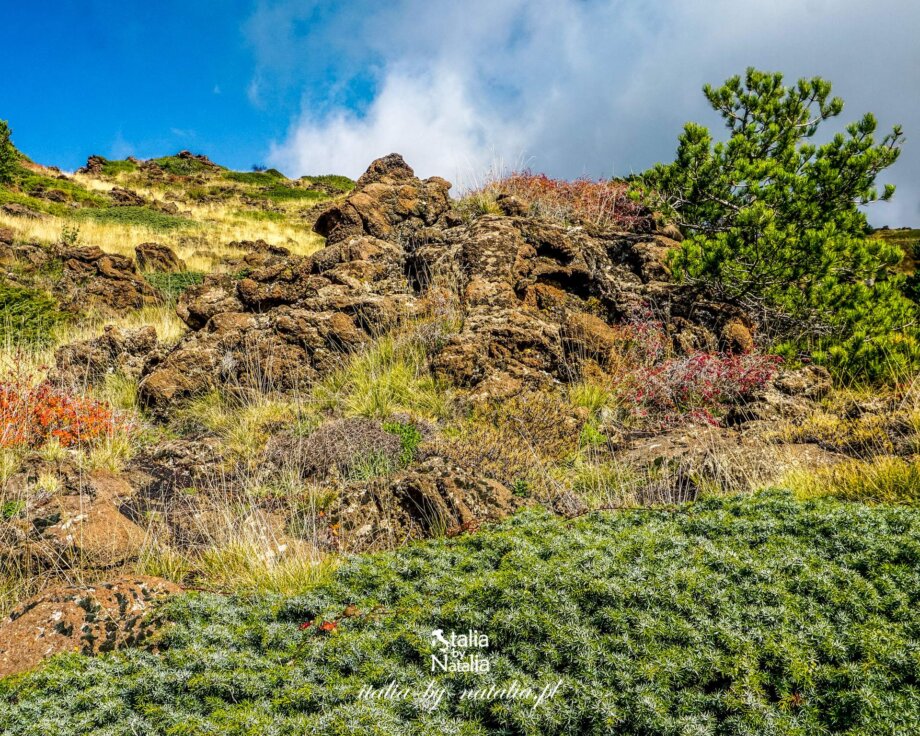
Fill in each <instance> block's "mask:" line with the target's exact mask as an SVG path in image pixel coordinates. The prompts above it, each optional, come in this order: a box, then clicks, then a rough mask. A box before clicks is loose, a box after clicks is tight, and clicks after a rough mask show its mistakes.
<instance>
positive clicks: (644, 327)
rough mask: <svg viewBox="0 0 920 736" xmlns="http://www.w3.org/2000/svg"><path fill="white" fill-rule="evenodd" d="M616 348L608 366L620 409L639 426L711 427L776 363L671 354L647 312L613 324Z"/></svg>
mask: <svg viewBox="0 0 920 736" xmlns="http://www.w3.org/2000/svg"><path fill="white" fill-rule="evenodd" d="M616 332H617V335H618V342H620V345H619V349H618V350H617V351H615V353H616V358H617V360H616V363H615V365H612V366H610V367H611V368H612V369H613V370H612V371H611V374H612V378H613V386H612V389H613V391H614V393H615V394H616V395H617V396H618V397H619V399H620V402H619V403H620V406H621V407H623V409H624V410H625V412H626V414H627V415H628V416H629V417H631V418H632V419H634V420H635V419H638V420H640V421H641V422H642V424H643V425H646V426H651V427H654V428H658V429H660V428H662V427H667V426H671V425H674V424H677V423H679V422H681V421H684V420H693V421H703V422H706V423H715V422H716V421H717V418H718V417H720V416H722V415H724V414H725V413H726V412H727V411H728V409H729V408H730V407H731V406H732V405H734V404H737V403H739V402H741V401H744V400H745V399H747V398H749V397H750V396H751V395H752V394H753V393H754V392H755V391H756V390H758V389H760V388H762V387H763V386H764V385H765V384H766V383H767V382H768V381H769V380H770V379H772V378H773V376H775V375H776V372H777V370H778V369H779V366H780V364H781V363H782V359H781V358H780V357H779V356H776V355H764V354H761V353H757V352H750V353H743V354H732V353H716V352H704V351H699V352H695V353H692V354H690V355H683V356H678V355H675V354H674V351H673V348H672V344H671V339H670V337H669V336H668V334H667V332H666V330H665V326H664V324H663V323H662V322H660V321H658V320H656V319H655V318H654V316H653V315H652V313H651V312H647V311H646V312H642V313H639V314H637V315H636V316H635V317H634V318H633V319H632V320H630V321H628V322H625V323H623V324H621V325H617V327H616Z"/></svg>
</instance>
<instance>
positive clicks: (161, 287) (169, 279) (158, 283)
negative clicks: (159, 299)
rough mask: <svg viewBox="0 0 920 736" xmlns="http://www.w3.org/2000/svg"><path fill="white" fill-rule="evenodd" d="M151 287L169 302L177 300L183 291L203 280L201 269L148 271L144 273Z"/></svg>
mask: <svg viewBox="0 0 920 736" xmlns="http://www.w3.org/2000/svg"><path fill="white" fill-rule="evenodd" d="M144 278H145V279H147V283H149V284H150V285H151V286H152V287H153V288H155V289H156V290H157V291H159V292H160V294H162V295H163V298H164V299H166V300H167V301H169V302H175V301H178V299H179V297H180V296H182V294H183V293H184V292H186V291H187V290H188V289H191V288H192V287H193V286H198V284H200V283H201V282H203V281H204V274H203V273H202V272H201V271H179V272H178V273H160V272H150V273H146V274H144Z"/></svg>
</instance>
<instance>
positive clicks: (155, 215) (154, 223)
mask: <svg viewBox="0 0 920 736" xmlns="http://www.w3.org/2000/svg"><path fill="white" fill-rule="evenodd" d="M79 215H80V216H81V217H86V218H89V219H93V220H98V221H99V222H109V223H115V224H119V225H138V226H140V227H148V228H150V229H151V230H177V229H180V228H184V227H195V226H196V223H195V222H193V221H192V220H188V219H186V218H184V217H176V216H175V215H167V214H165V213H163V212H157V211H156V210H152V209H150V208H148V207H106V208H102V209H85V210H80V211H79Z"/></svg>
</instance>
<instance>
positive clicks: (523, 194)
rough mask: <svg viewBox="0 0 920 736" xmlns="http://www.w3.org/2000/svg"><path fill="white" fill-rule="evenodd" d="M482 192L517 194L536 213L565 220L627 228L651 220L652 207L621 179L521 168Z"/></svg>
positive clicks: (640, 225)
mask: <svg viewBox="0 0 920 736" xmlns="http://www.w3.org/2000/svg"><path fill="white" fill-rule="evenodd" d="M475 193H476V192H474V194H475ZM478 193H491V194H499V193H505V194H511V195H514V196H515V197H517V198H519V199H521V200H523V201H524V202H526V203H528V204H529V205H530V206H531V207H532V208H533V209H534V210H535V211H536V214H538V215H542V216H544V217H548V218H551V219H555V220H561V221H564V222H570V223H579V224H591V225H596V226H597V227H602V228H618V229H624V230H637V229H641V228H642V227H643V226H646V225H648V224H649V222H650V212H649V210H648V208H646V207H645V206H643V205H642V204H641V203H639V202H637V201H636V200H634V199H633V198H631V197H630V194H629V185H628V184H625V183H623V182H618V181H610V180H604V179H602V180H599V181H593V180H591V179H575V180H574V181H567V180H565V179H550V178H549V177H548V176H546V175H545V174H534V173H532V172H531V171H519V172H514V173H512V174H508V175H507V176H504V177H502V178H501V179H497V180H495V181H492V182H489V183H488V184H486V185H485V186H484V187H482V188H481V189H480V190H479V192H478Z"/></svg>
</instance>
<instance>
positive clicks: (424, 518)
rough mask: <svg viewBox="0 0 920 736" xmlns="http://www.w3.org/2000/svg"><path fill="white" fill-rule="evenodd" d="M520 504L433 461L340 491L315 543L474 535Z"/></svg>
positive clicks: (367, 544) (363, 546) (497, 487)
mask: <svg viewBox="0 0 920 736" xmlns="http://www.w3.org/2000/svg"><path fill="white" fill-rule="evenodd" d="M523 504H524V501H523V500H522V499H519V498H517V497H516V496H514V495H513V494H512V493H511V491H510V490H508V489H507V488H506V487H505V486H503V485H502V484H501V483H498V482H496V481H492V480H486V479H483V478H480V477H477V476H476V475H475V474H472V473H469V472H467V471H464V470H462V469H460V468H458V467H454V466H451V465H449V464H448V463H447V462H445V460H444V459H442V458H440V457H432V458H429V459H427V460H425V461H424V462H422V463H421V464H420V465H419V466H418V467H416V468H413V469H411V470H407V471H404V472H402V473H399V474H397V475H395V476H391V477H387V478H381V479H377V480H375V481H372V482H363V481H362V482H352V483H350V484H348V485H347V486H345V487H344V488H343V489H342V490H341V492H340V494H339V499H338V502H337V504H336V506H335V508H334V509H333V510H332V511H331V512H330V514H329V516H328V517H327V518H328V521H329V527H328V529H327V534H326V538H325V539H322V537H321V539H320V541H322V542H324V543H325V545H327V546H330V547H332V548H335V547H336V546H342V545H345V546H347V548H348V549H349V550H374V549H387V548H392V546H393V544H394V543H400V542H404V541H406V540H408V539H422V538H425V537H431V536H436V535H443V534H447V535H449V536H453V535H455V534H460V533H462V532H467V531H474V530H475V529H476V528H477V527H478V526H479V525H480V524H483V523H490V522H497V521H500V520H502V519H504V518H507V517H508V516H509V515H510V514H512V513H514V512H515V511H516V510H517V509H519V508H520V507H521V506H522V505H523Z"/></svg>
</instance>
